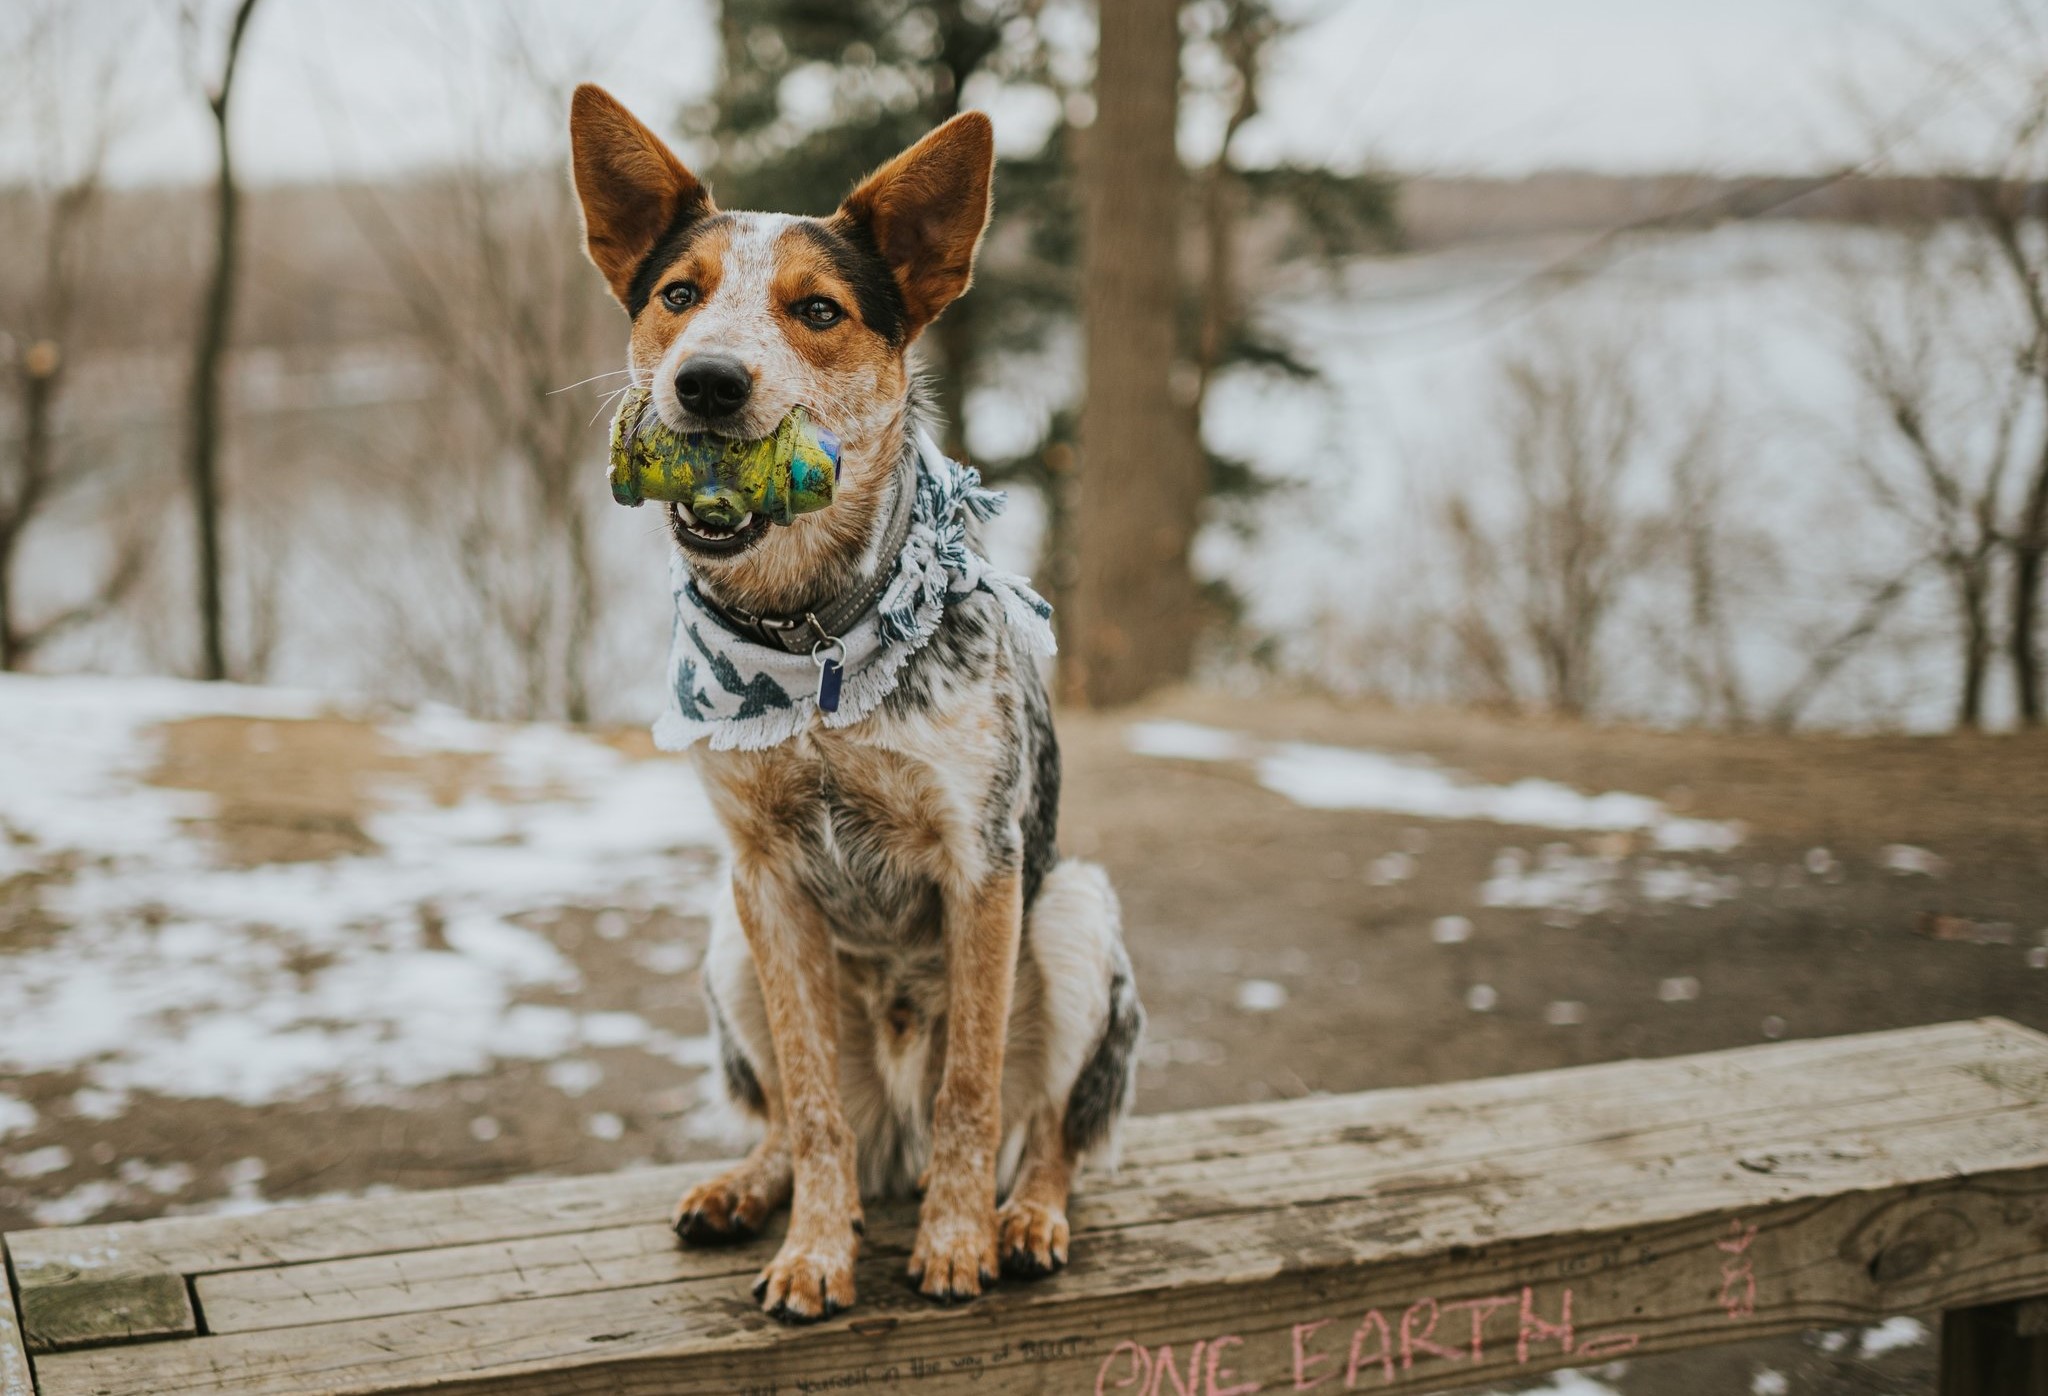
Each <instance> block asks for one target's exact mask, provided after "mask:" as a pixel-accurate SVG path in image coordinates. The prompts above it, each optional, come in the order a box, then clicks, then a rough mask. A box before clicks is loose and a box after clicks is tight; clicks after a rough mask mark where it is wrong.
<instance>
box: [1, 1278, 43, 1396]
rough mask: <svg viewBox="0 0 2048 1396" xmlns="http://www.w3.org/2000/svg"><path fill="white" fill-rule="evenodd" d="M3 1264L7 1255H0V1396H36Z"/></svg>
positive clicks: (10, 1286) (12, 1289) (12, 1286)
mask: <svg viewBox="0 0 2048 1396" xmlns="http://www.w3.org/2000/svg"><path fill="white" fill-rule="evenodd" d="M5 1261H6V1254H5V1252H4V1251H0V1396H35V1383H34V1379H33V1378H32V1377H31V1376H30V1374H29V1365H28V1344H27V1343H26V1342H25V1341H24V1340H23V1338H22V1335H21V1324H20V1322H19V1321H18V1320H17V1319H16V1317H15V1312H16V1311H15V1307H14V1303H15V1296H14V1285H13V1282H12V1281H11V1280H9V1279H8V1276H7V1266H6V1264H5Z"/></svg>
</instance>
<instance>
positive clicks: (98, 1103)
mask: <svg viewBox="0 0 2048 1396" xmlns="http://www.w3.org/2000/svg"><path fill="white" fill-rule="evenodd" d="M128 1100H129V1096H128V1092H126V1091H103V1090H100V1089H99V1088H98V1087H96V1086H83V1087H81V1088H79V1089H78V1090H76V1091H73V1092H72V1093H71V1113H72V1114H74V1115H76V1116H78V1118H79V1119H81V1120H99V1121H106V1120H118V1119H120V1118H121V1116H123V1115H124V1114H126V1113H127V1112H128Z"/></svg>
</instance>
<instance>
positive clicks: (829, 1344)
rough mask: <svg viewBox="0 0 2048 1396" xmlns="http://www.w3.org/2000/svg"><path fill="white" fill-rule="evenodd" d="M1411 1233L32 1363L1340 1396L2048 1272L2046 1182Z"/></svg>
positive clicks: (1315, 1213) (678, 1387)
mask: <svg viewBox="0 0 2048 1396" xmlns="http://www.w3.org/2000/svg"><path fill="white" fill-rule="evenodd" d="M1409 1221H1410V1219H1409V1218H1407V1217H1405V1216H1404V1215H1403V1213H1402V1212H1401V1209H1400V1207H1399V1206H1398V1203H1397V1202H1395V1203H1375V1202H1361V1201H1346V1202H1339V1203H1332V1204H1328V1205H1327V1206H1323V1207H1308V1208H1301V1209H1296V1210H1294V1211H1291V1212H1289V1213H1287V1214H1284V1215H1282V1216H1278V1217H1271V1216H1259V1215H1255V1214H1247V1215H1243V1216H1237V1217H1231V1218H1226V1219H1223V1220H1221V1221H1220V1222H1218V1223H1217V1224H1215V1225H1214V1226H1212V1227H1209V1228H1206V1229H1199V1228H1193V1227H1190V1226H1187V1225H1185V1224H1172V1225H1167V1226H1162V1227H1152V1228H1133V1229H1130V1230H1126V1231H1121V1232H1114V1233H1109V1234H1107V1235H1105V1236H1104V1237H1102V1238H1099V1241H1098V1244H1097V1245H1096V1246H1095V1247H1094V1248H1093V1249H1092V1250H1091V1251H1089V1252H1086V1253H1084V1254H1083V1255H1082V1256H1081V1257H1080V1258H1078V1259H1077V1260H1076V1263H1075V1265H1074V1267H1073V1268H1072V1269H1071V1270H1070V1271H1069V1272H1068V1273H1067V1274H1066V1275H1065V1276H1064V1277H1063V1278H1062V1279H1060V1280H1059V1281H1057V1282H1054V1283H1051V1284H1047V1285H1042V1286H1037V1287H1028V1288H1019V1287H1010V1288H1006V1289H1004V1290H1002V1291H999V1292H998V1293H996V1294H995V1295H993V1296H991V1297H989V1298H987V1299H985V1300H984V1301H982V1302H980V1303H978V1304H976V1305H973V1306H969V1307H966V1308H961V1309H941V1308H934V1307H932V1306H930V1305H927V1304H925V1303H924V1302H923V1301H922V1300H920V1299H918V1298H917V1297H916V1296H914V1295H913V1294H911V1293H909V1292H908V1290H907V1289H906V1288H905V1287H904V1286H903V1285H902V1284H901V1283H900V1281H898V1280H896V1279H895V1277H894V1274H893V1272H894V1270H895V1269H896V1267H897V1266H898V1265H899V1264H900V1257H897V1256H888V1257H882V1256H877V1257H874V1258H871V1259H869V1260H867V1261H865V1262H864V1263H863V1267H862V1268H863V1273H862V1276H861V1280H862V1286H863V1306H862V1308H861V1310H860V1311H858V1312H857V1313H855V1314H853V1315H850V1316H848V1317H846V1318H841V1319H836V1320H833V1321H831V1322H829V1323H827V1324H825V1325H823V1326H821V1327H820V1328H817V1329H813V1330H805V1331H801V1332H792V1331H791V1330H788V1329H784V1328H781V1327H779V1326H777V1325H775V1324H774V1323H772V1322H771V1321H770V1320H767V1319H766V1318H763V1317H762V1316H761V1315H760V1314H759V1313H758V1311H756V1310H755V1309H754V1307H753V1306H752V1304H751V1303H749V1302H748V1301H747V1300H746V1298H745V1296H744V1295H742V1294H739V1293H736V1292H735V1290H734V1287H733V1286H732V1285H731V1283H730V1281H728V1280H724V1279H709V1280H697V1281H692V1282H689V1283H684V1284H675V1285H656V1286H643V1287H639V1288H633V1289H624V1290H612V1291H607V1292H603V1293H594V1294H580V1295H573V1296H567V1297H562V1298H553V1299H539V1300H530V1301H525V1302H521V1303H514V1304H505V1305H498V1306H491V1307H488V1308H482V1309H466V1310H452V1311H437V1312H433V1313H427V1314H414V1315H404V1316H400V1317H397V1318H390V1319H377V1320H363V1321H356V1322H351V1323H342V1324H334V1325H327V1326H325V1327H320V1328H302V1329H290V1330H284V1331H281V1332H265V1333H250V1334H235V1335H228V1336H224V1337H217V1338H215V1337H208V1338H200V1339H195V1340H190V1341H185V1342H179V1343H171V1344H163V1345H157V1346H153V1347H144V1348H133V1347H131V1348H109V1349H99V1350H89V1351H82V1352H75V1353H67V1354H60V1355H56V1356H53V1357H48V1358H44V1359H41V1372H42V1378H43V1382H44V1387H43V1390H44V1396H88V1393H90V1394H91V1396H142V1393H152V1394H153V1396H200V1394H201V1393H209V1394H210V1396H286V1394H287V1393H304V1392H309V1391H316V1390H317V1391H321V1392H334V1393H370V1392H378V1393H399V1392H424V1391H427V1390H430V1389H431V1390H433V1391H436V1392H463V1393H484V1392H492V1393H504V1396H512V1393H520V1394H521V1396H530V1394H532V1393H542V1392H547V1393H577V1392H591V1393H596V1392H616V1393H623V1394H624V1396H639V1394H640V1393H645V1394H646V1396H654V1393H674V1396H690V1394H691V1393H706V1396H708V1393H712V1392H721V1393H724V1392H732V1391H754V1392H794V1391H803V1390H830V1389H841V1388H852V1387H877V1388H881V1389H898V1388H918V1387H922V1388H923V1389H927V1390H934V1391H943V1390H948V1389H952V1388H951V1386H950V1385H949V1380H950V1381H957V1380H958V1378H959V1377H960V1375H961V1374H962V1373H963V1372H978V1373H979V1380H978V1381H977V1389H980V1390H987V1391H992V1392H1013V1391H1015V1392H1023V1391H1043V1390H1080V1391H1086V1390H1091V1389H1093V1384H1094V1383H1096V1382H1097V1381H1098V1380H1099V1381H1101V1382H1102V1384H1103V1389H1104V1390H1105V1391H1130V1392H1143V1391H1146V1390H1149V1389H1150V1385H1149V1383H1150V1379H1151V1376H1152V1374H1153V1372H1154V1370H1155V1369H1156V1368H1157V1367H1159V1366H1160V1365H1161V1364H1162V1363H1164V1362H1167V1361H1171V1362H1173V1363H1174V1365H1175V1370H1176V1371H1184V1368H1185V1363H1186V1362H1187V1361H1188V1360H1189V1358H1190V1356H1191V1355H1192V1354H1193V1351H1194V1347H1195V1345H1196V1344H1198V1343H1199V1344H1201V1345H1202V1348H1203V1355H1202V1356H1200V1357H1199V1358H1197V1359H1196V1360H1197V1365H1198V1369H1199V1370H1201V1371H1202V1372H1203V1373H1204V1374H1205V1380H1206V1371H1207V1367H1206V1364H1207V1362H1208V1361H1210V1360H1214V1361H1216V1362H1217V1363H1218V1372H1219V1380H1218V1386H1217V1389H1218V1390H1219V1391H1222V1390H1227V1389H1230V1388H1231V1387H1232V1386H1233V1385H1235V1384H1237V1383H1241V1382H1247V1381H1257V1382H1260V1383H1262V1384H1263V1385H1264V1386H1265V1387H1267V1388H1268V1389H1273V1388H1281V1387H1285V1386H1286V1385H1288V1383H1290V1382H1291V1381H1293V1380H1295V1379H1296V1372H1297V1367H1296V1363H1297V1362H1299V1363H1300V1364H1301V1366H1300V1368H1299V1371H1300V1373H1301V1377H1302V1379H1303V1380H1306V1381H1308V1382H1309V1383H1310V1384H1312V1385H1316V1384H1327V1387H1328V1389H1330V1390H1333V1391H1334V1390H1341V1389H1343V1385H1344V1380H1343V1379H1344V1375H1345V1372H1346V1369H1347V1367H1349V1366H1350V1365H1351V1364H1352V1362H1353V1353H1354V1343H1355V1350H1356V1361H1357V1365H1358V1371H1359V1373H1360V1380H1359V1383H1358V1384H1359V1385H1363V1386H1365V1387H1366V1388H1367V1389H1374V1390H1379V1389H1391V1390H1407V1391H1424V1390H1437V1389H1442V1388H1445V1387H1448V1386H1454V1385H1458V1384H1461V1383H1468V1382H1475V1381H1486V1380H1497V1379H1501V1378H1505V1377H1509V1376H1513V1375H1519V1374H1533V1373H1536V1372H1540V1371H1543V1370H1547V1369H1549V1368H1553V1367H1557V1366H1563V1365H1568V1364H1571V1363H1585V1362H1593V1361H1601V1360H1606V1359H1608V1358H1611V1357H1616V1356H1620V1355H1622V1354H1624V1353H1629V1352H1636V1351H1642V1352H1650V1351H1658V1350H1665V1349H1676V1348H1684V1347H1691V1346H1698V1345H1700V1344H1702V1343H1708V1342H1723V1341H1733V1340H1737V1339H1742V1338H1748V1337H1754V1336H1758V1335H1761V1334H1765V1333H1771V1332H1779V1331H1784V1330H1787V1329H1792V1328H1796V1327H1800V1326H1803V1325H1806V1324H1810V1323H1816V1322H1829V1321H1835V1322H1841V1321H1853V1320H1867V1319H1875V1318H1876V1317H1878V1316H1880V1315H1883V1314H1887V1313H1896V1312H1900V1311H1909V1310H1918V1309H1925V1308H1929V1307H1962V1306H1974V1305H1976V1304H1980V1303H1988V1302H1997V1301H2000V1300H2004V1299H2008V1298H2011V1297H2013V1296H2014V1295H2015V1294H2017V1293H2021V1292H2025V1291H2027V1290H2029V1289H2031V1288H2035V1287H2038V1286H2039V1285H2041V1284H2042V1283H2043V1282H2044V1278H2048V1276H2044V1270H2048V1255H2044V1253H2043V1250H2042V1247H2041V1245H2040V1242H2039V1236H2040V1235H2041V1234H2042V1231H2043V1228H2048V1169H2036V1170H2031V1171H2029V1172H2026V1173H2024V1174H2004V1175H1998V1176H1995V1177H1986V1178H1976V1179H1948V1180H1942V1181H1938V1182H1934V1183H1931V1184H1926V1185H1920V1186H1901V1187H1896V1188H1887V1189H1883V1190H1880V1191H1878V1192H1876V1193H1857V1194H1852V1195H1849V1196H1846V1197H1839V1198H1833V1199H1827V1200H1815V1199H1799V1200H1792V1201H1781V1202H1770V1203H1765V1204H1762V1205H1760V1206H1756V1207H1753V1208H1744V1209H1740V1210H1737V1211H1733V1212H1717V1213H1713V1214H1710V1215H1700V1216H1694V1217H1690V1218H1687V1219H1685V1220H1681V1221H1669V1222H1662V1223H1658V1224H1652V1225H1630V1226H1628V1227H1626V1228H1614V1227H1607V1228H1589V1229H1587V1230H1585V1231H1582V1232H1577V1233H1574V1234H1569V1235H1563V1236H1556V1237H1550V1238H1546V1239H1543V1240H1540V1241H1526V1242H1514V1243H1509V1242H1495V1243H1492V1244H1488V1245H1482V1246H1476V1247H1471V1248H1463V1247H1441V1246H1439V1247H1438V1248H1437V1249H1436V1250H1435V1251H1433V1252H1432V1253H1431V1254H1428V1255H1426V1256H1421V1257H1417V1258H1413V1259H1407V1260H1397V1261H1394V1262H1392V1263H1389V1262H1387V1261H1386V1260H1384V1259H1381V1258H1380V1257H1381V1255H1382V1254H1383V1253H1384V1251H1385V1250H1386V1249H1387V1245H1386V1242H1387V1240H1388V1239H1389V1238H1390V1237H1398V1236H1400V1235H1401V1234H1402V1233H1403V1232H1404V1231H1406V1230H1407V1228H1408V1225H1409ZM905 1239H906V1237H904V1236H901V1235H899V1236H896V1237H894V1238H893V1239H892V1241H891V1244H890V1247H889V1248H890V1249H892V1250H894V1249H897V1248H898V1247H900V1245H901V1244H902V1243H903V1241H904V1240H905ZM1297 1345H1299V1355H1297ZM1169 1347H1170V1348H1171V1349H1172V1350H1173V1355H1172V1356H1171V1357H1170V1358H1169V1356H1168V1354H1167V1351H1166V1350H1167V1349H1168V1348H1169ZM1318 1378H1320V1379H1321V1380H1320V1381H1318V1380H1317V1379H1318ZM1165 1389H1168V1390H1171V1389H1172V1387H1171V1386H1168V1387H1167V1388H1165ZM1203 1389H1206V1387H1204V1388H1203Z"/></svg>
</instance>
